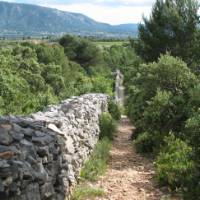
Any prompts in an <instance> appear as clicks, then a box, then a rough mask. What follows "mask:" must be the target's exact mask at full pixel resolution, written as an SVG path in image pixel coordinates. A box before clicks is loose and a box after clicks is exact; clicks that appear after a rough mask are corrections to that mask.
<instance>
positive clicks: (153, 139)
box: [134, 132, 163, 154]
mask: <svg viewBox="0 0 200 200" xmlns="http://www.w3.org/2000/svg"><path fill="white" fill-rule="evenodd" d="M162 144H163V136H162V135H161V134H160V133H158V132H157V133H156V132H154V133H148V132H144V133H139V134H138V135H137V136H136V138H135V140H134V145H135V147H136V150H137V152H139V153H155V154H156V153H157V152H158V150H159V149H160V146H161V145H162Z"/></svg>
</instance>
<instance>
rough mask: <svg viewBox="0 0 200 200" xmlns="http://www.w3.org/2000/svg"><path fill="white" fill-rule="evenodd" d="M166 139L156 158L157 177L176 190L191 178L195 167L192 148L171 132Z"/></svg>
mask: <svg viewBox="0 0 200 200" xmlns="http://www.w3.org/2000/svg"><path fill="white" fill-rule="evenodd" d="M164 141H165V146H164V147H163V149H162V151H161V152H160V154H159V155H158V157H157V159H156V164H155V166H156V178H157V180H158V182H159V183H160V184H161V185H169V187H170V188H171V189H172V190H174V189H176V188H180V187H182V186H183V183H184V182H187V181H189V180H190V179H191V176H192V172H193V170H194V169H195V164H194V162H193V160H192V158H191V154H192V148H191V147H190V146H188V144H187V143H185V142H184V141H182V140H180V139H178V138H176V137H175V136H174V135H173V134H171V133H170V135H169V136H168V137H166V138H165V139H164Z"/></svg>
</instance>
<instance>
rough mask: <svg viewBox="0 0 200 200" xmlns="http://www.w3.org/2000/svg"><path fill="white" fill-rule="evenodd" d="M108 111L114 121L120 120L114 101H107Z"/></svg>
mask: <svg viewBox="0 0 200 200" xmlns="http://www.w3.org/2000/svg"><path fill="white" fill-rule="evenodd" d="M108 111H109V113H110V114H111V116H112V118H113V119H115V120H117V121H118V120H120V119H121V111H120V107H119V105H117V104H116V103H115V102H114V101H112V100H111V101H109V103H108Z"/></svg>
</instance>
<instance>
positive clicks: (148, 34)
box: [135, 0, 199, 64]
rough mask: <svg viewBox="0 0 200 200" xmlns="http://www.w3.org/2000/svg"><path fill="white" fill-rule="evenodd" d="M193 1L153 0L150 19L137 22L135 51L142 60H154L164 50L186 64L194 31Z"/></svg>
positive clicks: (197, 17)
mask: <svg viewBox="0 0 200 200" xmlns="http://www.w3.org/2000/svg"><path fill="white" fill-rule="evenodd" d="M198 8H199V4H198V1H197V0H156V2H155V4H154V6H153V9H152V13H151V15H150V18H146V17H143V21H144V23H142V24H140V25H139V37H138V42H137V43H136V45H135V47H136V52H137V53H138V54H139V55H140V56H141V57H142V58H143V59H144V60H145V61H148V62H149V61H155V60H157V59H158V58H159V57H160V54H165V53H166V52H169V53H171V55H173V56H178V57H181V58H182V59H183V60H184V61H186V62H187V63H188V64H190V62H193V61H191V52H192V48H193V44H194V42H195V41H196V40H195V37H196V34H197V31H198V23H199V16H198Z"/></svg>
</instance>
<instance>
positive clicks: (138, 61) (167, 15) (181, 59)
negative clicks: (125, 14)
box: [122, 0, 200, 199]
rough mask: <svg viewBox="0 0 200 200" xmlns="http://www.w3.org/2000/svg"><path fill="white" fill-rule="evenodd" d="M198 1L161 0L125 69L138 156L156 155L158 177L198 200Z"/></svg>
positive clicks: (129, 109) (199, 90) (185, 195)
mask: <svg viewBox="0 0 200 200" xmlns="http://www.w3.org/2000/svg"><path fill="white" fill-rule="evenodd" d="M197 11H198V2H197V1H196V0H175V1H172V0H166V1H163V0H157V1H156V3H155V5H154V7H153V10H152V14H151V16H150V18H149V19H147V18H144V23H143V24H141V25H140V26H139V37H138V40H132V41H131V46H132V47H133V48H134V51H135V52H136V55H138V56H140V57H137V56H136V55H135V57H134V56H133V55H134V53H132V54H133V55H132V58H133V60H134V61H133V64H132V65H131V66H130V67H127V66H126V67H125V68H124V70H123V69H122V70H123V71H124V74H125V79H126V80H125V83H126V87H127V94H128V99H127V113H128V115H129V117H130V119H131V120H132V122H133V123H134V124H135V125H136V127H137V130H136V132H135V134H134V136H133V138H134V143H135V146H136V148H137V150H138V151H139V152H142V153H151V154H153V155H154V157H155V168H156V178H157V180H158V182H159V183H160V184H161V185H162V186H163V185H164V186H168V187H169V188H171V189H172V190H176V191H177V190H181V191H182V193H183V196H184V198H185V199H199V194H200V188H199V185H200V179H199V178H200V174H199V171H200V170H199V164H200V162H199V147H200V146H199V136H200V127H199V125H200V120H199V119H200V115H199V114H200V113H199V108H200V77H199V58H200V57H199V42H200V40H199V25H198V24H199V16H198V12H197Z"/></svg>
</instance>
